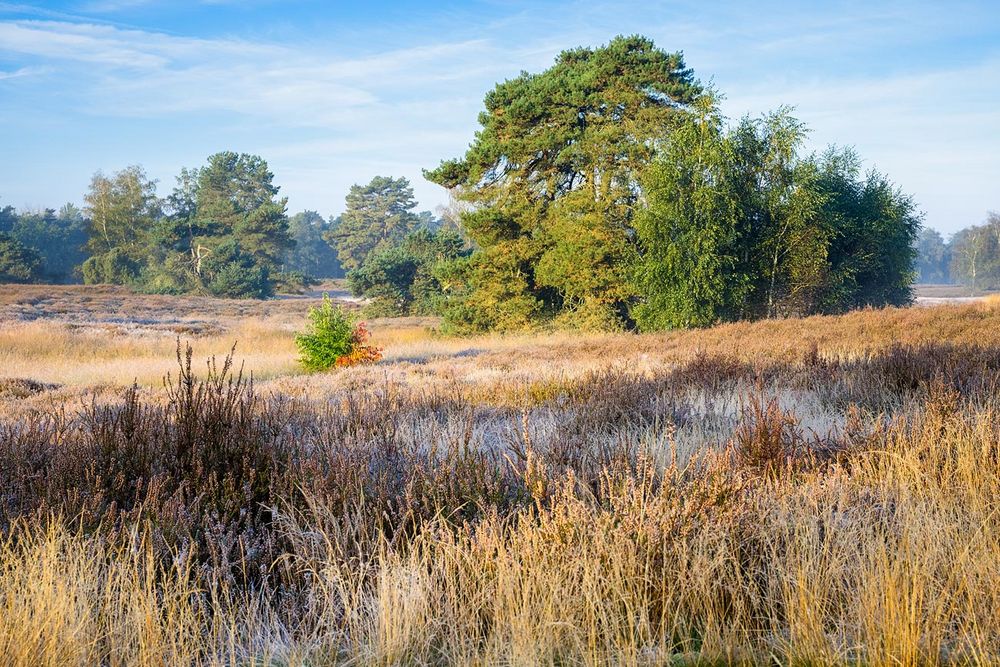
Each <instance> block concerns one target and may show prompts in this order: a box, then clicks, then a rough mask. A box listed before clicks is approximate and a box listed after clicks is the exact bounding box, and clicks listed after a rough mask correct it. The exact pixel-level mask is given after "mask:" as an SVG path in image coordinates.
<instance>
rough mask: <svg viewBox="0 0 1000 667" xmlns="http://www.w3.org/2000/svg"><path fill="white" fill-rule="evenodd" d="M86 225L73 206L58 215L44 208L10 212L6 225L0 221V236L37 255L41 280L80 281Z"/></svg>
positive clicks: (64, 208)
mask: <svg viewBox="0 0 1000 667" xmlns="http://www.w3.org/2000/svg"><path fill="white" fill-rule="evenodd" d="M8 208H9V207H8ZM86 224H87V223H86V220H84V218H83V215H82V213H81V211H80V210H79V209H78V208H76V207H75V206H73V205H72V204H66V205H65V206H63V207H62V208H60V209H59V212H58V213H57V212H56V211H55V210H53V209H51V208H47V209H45V210H44V211H41V212H35V213H29V212H24V213H21V214H20V215H18V214H17V213H16V212H15V211H14V210H13V209H12V208H9V210H8V211H7V215H6V217H5V221H0V232H3V233H8V234H10V236H11V238H13V239H15V240H17V241H19V242H21V243H22V244H24V245H25V246H27V247H29V248H31V249H33V250H34V251H35V252H37V253H38V254H39V256H40V257H41V261H42V270H41V273H42V275H41V277H40V278H41V279H42V280H45V281H47V282H56V283H67V282H71V281H74V280H79V279H80V265H81V264H83V262H84V260H86V258H87V253H86V251H85V249H84V246H85V245H86V243H87V228H86Z"/></svg>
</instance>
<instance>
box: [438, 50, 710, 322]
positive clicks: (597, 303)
mask: <svg viewBox="0 0 1000 667" xmlns="http://www.w3.org/2000/svg"><path fill="white" fill-rule="evenodd" d="M702 94H703V90H702V87H701V86H700V85H699V84H698V83H697V81H696V80H695V79H694V75H693V73H692V72H691V70H689V69H687V68H686V67H685V65H684V60H683V58H682V56H681V54H679V53H668V52H665V51H662V50H660V49H658V48H656V46H655V45H654V44H653V42H651V41H650V40H648V39H645V38H643V37H618V38H615V39H614V40H612V41H611V42H610V43H609V44H608V45H606V46H603V47H600V48H597V49H589V48H578V49H572V50H568V51H564V52H563V53H561V54H560V55H559V56H558V58H557V59H556V63H555V65H553V66H552V67H551V68H549V69H548V70H546V71H544V72H542V73H540V74H528V73H523V74H521V75H520V76H518V77H517V78H514V79H510V80H508V81H505V82H503V83H501V84H498V85H497V86H496V88H494V89H493V90H492V91H491V92H489V93H488V94H487V96H486V99H485V110H484V111H483V112H482V113H481V114H480V116H479V122H480V125H481V129H480V130H479V132H478V133H477V134H476V139H475V141H474V142H473V144H472V146H471V147H470V148H469V150H468V151H467V152H466V154H465V156H464V157H462V158H460V159H457V160H449V161H446V162H443V163H442V164H441V165H440V166H439V167H438V168H437V169H434V170H432V171H429V172H426V174H425V175H426V177H427V178H428V179H429V180H431V181H433V182H435V183H438V184H440V185H443V186H445V187H446V188H448V189H449V190H450V191H451V192H452V194H453V196H455V197H456V198H457V199H459V200H461V201H462V202H464V203H465V204H466V205H467V206H469V207H470V208H471V209H472V210H470V211H467V212H466V213H464V214H463V220H462V222H463V228H464V229H465V231H466V232H467V233H468V235H469V237H470V238H471V239H472V240H473V241H474V242H475V243H476V244H477V245H478V246H479V247H480V248H481V249H482V251H483V253H485V255H488V256H489V257H492V258H494V259H496V260H498V261H499V264H497V265H496V266H495V267H487V266H486V265H485V263H486V262H488V261H489V260H488V259H487V257H486V256H484V257H483V258H482V259H479V258H476V259H473V260H470V262H469V263H467V265H466V269H468V270H466V271H462V272H461V273H462V275H463V276H464V279H463V282H465V284H466V286H467V290H468V291H467V302H466V303H465V304H464V305H463V306H462V307H461V308H457V307H456V308H454V309H453V310H451V312H452V313H453V316H456V317H457V316H459V315H461V316H462V317H467V318H468V321H467V322H464V323H455V324H456V325H457V326H459V327H460V328H466V329H467V328H469V327H470V326H472V323H473V322H475V323H478V324H477V326H480V327H489V328H497V327H500V326H503V327H509V326H520V325H521V324H522V323H523V322H524V319H525V317H528V318H529V319H536V318H538V317H539V316H544V315H549V316H551V315H558V316H561V317H562V318H563V320H564V321H567V322H573V323H575V324H577V325H581V326H589V325H591V324H593V323H595V322H596V323H600V324H602V325H604V324H607V323H609V322H612V321H620V320H621V319H622V317H623V314H624V313H625V311H626V304H627V303H628V302H629V301H630V300H631V299H632V296H633V295H632V294H631V291H630V287H631V282H630V280H629V275H628V274H629V272H628V269H627V265H628V263H629V261H630V260H629V255H630V252H631V247H630V245H631V237H632V234H633V229H632V215H633V212H634V211H635V209H636V203H637V202H638V200H639V193H640V190H639V188H638V182H639V179H640V176H641V174H642V172H643V171H644V169H645V168H646V166H647V165H648V164H649V163H650V162H651V160H652V159H653V156H654V153H655V143H656V140H658V139H660V138H662V137H665V136H667V135H668V134H669V133H670V130H671V127H672V125H673V124H674V122H675V121H676V120H677V119H678V118H679V117H680V115H681V114H682V109H683V108H684V107H685V106H687V105H689V104H691V103H692V102H694V101H695V100H696V99H698V98H699V97H700V96H701V95H702ZM501 266H502V267H504V268H503V269H501V268H500V267H501ZM494 279H495V280H499V281H502V283H503V284H487V283H485V282H482V281H486V280H494ZM513 289H521V290H522V291H521V292H519V293H517V294H514V293H512V292H511V290H513ZM500 295H503V297H502V298H499V299H498V297H500ZM506 308H509V309H510V311H511V312H510V313H508V314H504V313H502V312H501V311H502V310H504V309H506ZM477 310H478V311H480V312H476V311H477Z"/></svg>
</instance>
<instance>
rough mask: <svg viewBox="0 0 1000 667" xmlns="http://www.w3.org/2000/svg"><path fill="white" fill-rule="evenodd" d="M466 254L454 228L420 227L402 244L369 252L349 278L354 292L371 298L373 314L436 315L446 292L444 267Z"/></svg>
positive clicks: (382, 315)
mask: <svg viewBox="0 0 1000 667" xmlns="http://www.w3.org/2000/svg"><path fill="white" fill-rule="evenodd" d="M467 254H468V251H467V250H466V249H465V244H464V242H463V241H462V237H461V236H459V235H458V234H456V233H455V232H452V231H446V230H441V231H438V232H431V231H429V230H427V229H425V228H421V229H418V230H417V231H415V232H412V233H411V234H410V235H409V236H407V237H406V238H405V239H403V241H402V242H401V243H400V244H399V245H397V246H391V247H387V248H384V249H382V250H379V251H376V252H374V253H371V254H370V255H368V257H367V258H366V259H365V261H364V263H363V264H362V265H361V266H360V267H358V268H357V269H355V270H354V271H351V272H350V273H349V274H348V276H347V278H348V282H349V284H350V286H351V290H352V291H353V292H354V293H355V294H357V295H359V296H365V297H367V298H368V299H370V300H371V303H370V305H369V306H368V312H369V313H370V314H372V315H374V316H377V317H386V316H399V315H435V314H439V312H440V310H441V308H442V306H443V301H442V300H443V298H444V296H445V295H444V287H443V286H442V283H441V280H440V271H441V270H442V267H443V266H444V265H446V264H447V263H448V262H452V261H454V260H456V259H458V258H459V257H463V256H465V255H467Z"/></svg>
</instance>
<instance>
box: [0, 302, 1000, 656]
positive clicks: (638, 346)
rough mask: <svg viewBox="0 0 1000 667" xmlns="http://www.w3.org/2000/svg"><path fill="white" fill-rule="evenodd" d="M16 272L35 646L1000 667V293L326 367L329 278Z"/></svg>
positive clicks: (432, 341) (16, 487)
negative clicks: (142, 289)
mask: <svg viewBox="0 0 1000 667" xmlns="http://www.w3.org/2000/svg"><path fill="white" fill-rule="evenodd" d="M2 294H3V296H2V297H0V323H2V326H0V367H2V369H3V370H2V373H0V374H2V375H3V376H4V379H2V380H0V416H2V418H0V461H2V465H0V529H2V534H3V536H4V537H3V540H2V541H0V663H3V664H5V665H38V664H46V665H90V664H107V665H164V664H166V665H194V664H243V665H285V664H289V665H304V664H309V665H325V664H386V665H388V664H480V665H494V664H509V665H530V664H549V665H552V664H594V665H597V664H626V665H628V664H631V665H663V664H719V663H746V664H900V665H921V664H939V663H961V664H967V663H971V664H996V663H997V662H998V661H1000V611H998V610H1000V574H998V573H1000V540H998V537H997V536H998V535H1000V516H998V512H997V503H996V499H997V498H998V497H1000V468H998V459H1000V438H998V435H1000V402H998V400H997V398H996V387H997V382H998V380H1000V335H998V333H997V332H998V331H1000V305H998V304H996V303H995V302H991V301H983V302H978V303H971V304H958V305H940V306H934V307H929V308H886V309H867V310H860V311H854V312H850V313H847V314H844V315H836V316H813V317H806V318H787V319H778V320H767V321H759V322H753V323H749V322H746V323H733V324H725V325H720V326H715V327H712V328H706V329H700V330H688V331H673V332H666V333H653V334H631V333H588V334H584V333H565V332H563V333H559V332H555V333H545V332H536V333H523V334H512V335H505V336H501V335H497V334H490V335H483V336H477V337H468V338H447V337H442V336H440V335H438V334H437V333H435V327H436V326H437V320H435V319H432V318H424V319H415V318H400V319H384V320H373V321H370V322H369V324H370V328H371V331H372V341H373V342H374V343H375V344H377V345H380V346H382V347H383V348H384V349H383V358H382V360H381V361H379V362H377V363H375V364H371V365H366V366H357V367H350V368H342V369H336V370H333V371H330V372H325V373H314V374H306V373H303V372H302V371H301V369H300V368H299V366H298V365H297V363H296V351H295V344H294V332H295V331H297V330H300V329H301V328H302V326H303V323H304V321H305V316H306V311H307V308H308V306H310V305H314V303H315V300H314V299H313V298H312V297H296V298H288V299H277V300H270V301H241V300H219V299H213V298H208V297H183V296H178V297H175V296H150V295H141V294H134V293H132V292H130V291H128V290H126V289H124V288H119V287H93V286H87V287H83V286H67V287H52V286H47V287H42V286H21V287H7V286H5V287H4V289H3V293H2ZM234 345H235V349H234V348H233V346H234ZM229 355H231V356H229ZM213 356H214V358H215V362H214V364H211V363H207V361H208V360H209V358H211V357H213Z"/></svg>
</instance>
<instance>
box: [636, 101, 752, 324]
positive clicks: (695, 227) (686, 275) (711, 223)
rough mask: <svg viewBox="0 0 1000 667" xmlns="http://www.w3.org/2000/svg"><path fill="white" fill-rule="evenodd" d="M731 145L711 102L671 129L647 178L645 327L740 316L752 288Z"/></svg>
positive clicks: (640, 231)
mask: <svg viewBox="0 0 1000 667" xmlns="http://www.w3.org/2000/svg"><path fill="white" fill-rule="evenodd" d="M732 171H733V155H732V144H731V142H730V141H728V140H727V138H726V137H725V136H724V134H723V128H722V122H721V118H720V116H719V114H718V111H717V110H716V109H715V108H714V106H713V105H712V104H710V103H708V102H703V103H701V104H699V106H698V110H697V112H695V113H693V114H692V115H691V117H690V118H689V119H688V121H687V122H685V123H683V124H681V125H680V126H679V127H678V128H676V129H675V130H674V132H673V133H671V135H670V138H669V140H668V141H667V143H666V146H665V147H664V149H663V152H662V154H661V156H660V158H659V159H658V160H657V162H656V164H655V165H654V167H653V169H651V170H650V171H649V173H648V174H647V176H646V178H645V179H644V183H643V185H644V188H645V193H646V208H645V209H644V211H643V213H642V214H641V215H640V216H639V217H638V221H637V230H636V231H637V235H638V239H639V244H640V251H641V255H640V258H639V259H638V261H637V271H636V280H637V286H638V292H639V293H640V294H642V295H643V300H642V302H641V303H640V304H639V305H638V306H637V307H636V308H635V319H636V321H637V323H638V324H639V326H640V327H641V328H642V329H644V330H652V329H672V328H682V327H699V326H708V325H710V324H714V323H715V322H717V321H719V320H728V319H735V318H736V317H738V315H739V313H740V312H741V310H742V304H743V301H744V299H745V297H746V294H747V291H748V287H749V285H748V276H747V275H746V274H745V273H741V272H740V270H739V265H740V255H741V247H740V243H739V241H740V239H739V237H738V234H739V231H740V230H739V228H740V225H741V222H742V219H741V217H740V213H741V211H740V207H739V201H738V197H737V192H736V189H735V187H734V185H735V184H734V183H733V182H732V181H731V180H730V177H731V173H732Z"/></svg>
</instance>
